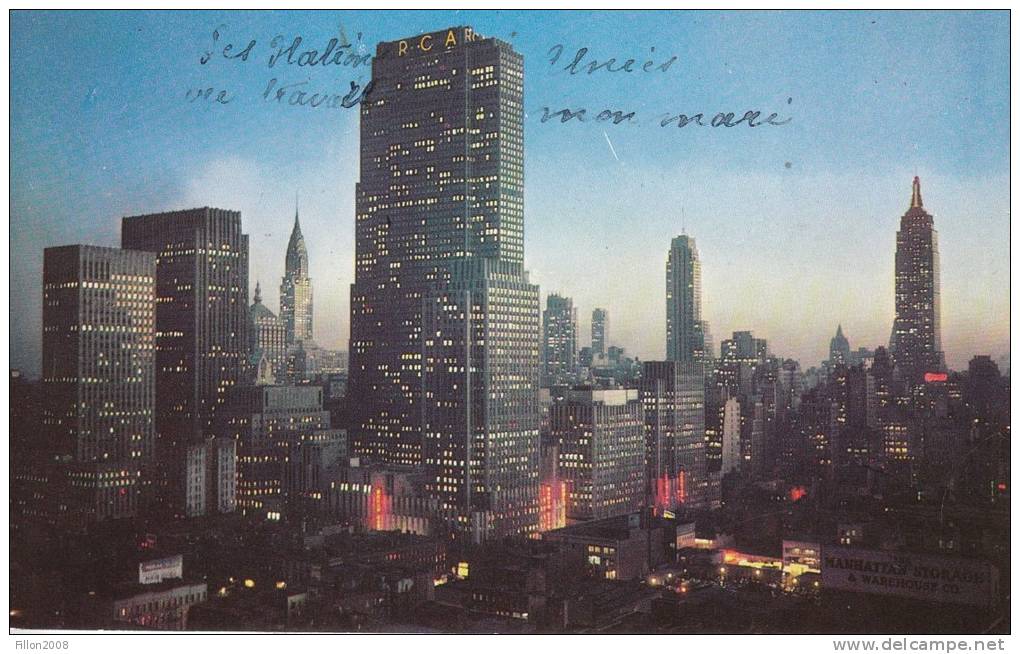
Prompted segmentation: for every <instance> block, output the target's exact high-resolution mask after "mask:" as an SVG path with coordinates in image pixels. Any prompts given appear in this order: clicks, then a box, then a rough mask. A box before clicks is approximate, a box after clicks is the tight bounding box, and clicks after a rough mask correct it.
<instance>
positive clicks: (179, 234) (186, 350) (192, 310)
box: [121, 207, 251, 517]
mask: <svg viewBox="0 0 1020 654" xmlns="http://www.w3.org/2000/svg"><path fill="white" fill-rule="evenodd" d="M121 244H122V246H123V247H125V248H131V249H135V250H145V251H147V252H154V253H155V254H156V321H155V322H156V339H155V344H156V458H157V460H158V462H159V465H158V466H156V470H155V472H156V473H157V474H156V475H155V476H154V479H153V481H154V483H155V484H156V485H157V488H156V489H155V490H154V495H155V499H156V500H157V501H160V502H162V503H164V505H165V506H164V508H165V509H167V510H168V512H169V513H170V514H172V515H177V516H187V517H192V516H194V515H196V513H194V511H195V510H196V509H194V508H193V509H192V510H191V511H189V510H187V507H189V506H190V507H208V509H209V510H212V507H214V506H217V505H219V504H220V503H219V502H207V501H206V500H205V499H203V498H198V497H188V496H187V495H188V493H195V492H200V489H201V488H202V487H201V486H200V485H197V484H189V483H186V480H187V478H189V477H191V476H192V475H189V474H188V470H189V469H194V467H195V466H197V462H195V461H194V457H195V456H198V455H197V454H195V452H196V450H195V449H194V448H191V446H194V445H196V444H197V443H200V442H202V441H204V440H205V439H206V437H207V435H208V432H209V430H210V428H211V426H212V423H213V419H214V416H215V413H216V410H217V409H219V408H221V407H222V406H223V404H224V403H225V402H226V399H227V395H228V393H230V391H231V389H233V388H234V387H235V386H237V385H238V384H243V383H245V382H246V381H247V380H248V379H249V376H250V374H251V373H250V371H249V365H250V363H249V353H248V345H249V343H248V235H247V234H242V233H241V214H240V212H237V211H229V210H224V209H213V208H209V207H203V208H200V209H188V210H184V211H172V212H167V213H159V214H150V215H144V216H133V217H127V218H124V219H123V221H122V224H121ZM189 448H191V450H192V455H189V454H188V451H189ZM189 456H190V457H191V458H192V459H193V460H192V464H193V465H189V464H188V458H189ZM197 515H201V514H197Z"/></svg>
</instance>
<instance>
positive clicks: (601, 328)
mask: <svg viewBox="0 0 1020 654" xmlns="http://www.w3.org/2000/svg"><path fill="white" fill-rule="evenodd" d="M607 347H609V311H607V310H605V309H595V310H594V311H592V312H591V350H592V353H593V354H605V353H606V348H607Z"/></svg>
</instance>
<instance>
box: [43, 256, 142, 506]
mask: <svg viewBox="0 0 1020 654" xmlns="http://www.w3.org/2000/svg"><path fill="white" fill-rule="evenodd" d="M155 283H156V258H155V257H154V256H153V255H152V254H151V253H149V252H137V251H131V250H118V249H115V248H106V247H94V246H88V245H71V246H66V247H54V248H47V249H46V250H45V252H44V255H43V341H42V387H43V393H44V397H45V399H44V402H45V404H44V407H45V409H44V414H43V421H44V427H45V433H44V435H43V438H44V439H45V443H44V444H43V447H42V448H40V449H42V450H44V451H45V453H46V458H47V459H48V462H47V463H48V464H49V468H48V470H47V473H48V474H49V475H50V477H49V478H50V479H51V480H52V482H53V484H52V486H51V487H50V488H48V489H46V492H47V493H52V495H53V497H54V498H55V499H56V502H55V506H56V507H59V510H58V512H59V513H61V514H63V515H60V516H58V518H57V519H58V520H59V521H60V522H63V523H65V524H72V525H76V526H82V525H85V524H88V523H91V522H95V521H100V520H105V519H111V518H124V517H131V516H134V515H136V514H137V512H138V503H139V497H138V496H139V489H140V483H141V481H140V473H141V471H142V467H143V466H144V465H146V464H148V463H149V462H150V460H151V458H152V454H153V445H154V434H155V426H154V418H155V415H154V414H155V389H156V385H155V350H154V347H155V345H154V339H155V325H154V320H155V307H156V303H155Z"/></svg>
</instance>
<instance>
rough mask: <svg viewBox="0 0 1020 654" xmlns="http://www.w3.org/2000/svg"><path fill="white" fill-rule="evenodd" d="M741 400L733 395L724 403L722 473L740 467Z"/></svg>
mask: <svg viewBox="0 0 1020 654" xmlns="http://www.w3.org/2000/svg"><path fill="white" fill-rule="evenodd" d="M740 462H741V457H740V402H738V401H737V398H735V397H731V398H730V399H728V400H726V404H724V405H723V421H722V474H724V475H725V474H728V473H730V472H733V471H734V470H737V469H739V468H740Z"/></svg>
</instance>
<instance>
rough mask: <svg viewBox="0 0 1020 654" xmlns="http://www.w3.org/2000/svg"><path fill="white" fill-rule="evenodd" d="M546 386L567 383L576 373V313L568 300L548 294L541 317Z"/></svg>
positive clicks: (544, 381) (571, 301) (572, 303)
mask: <svg viewBox="0 0 1020 654" xmlns="http://www.w3.org/2000/svg"><path fill="white" fill-rule="evenodd" d="M542 327H543V330H544V341H545V342H544V352H543V357H542V358H543V362H544V365H545V379H544V380H543V383H545V384H564V383H568V382H569V381H570V380H571V379H572V377H573V376H574V373H575V372H576V370H577V309H575V308H574V301H573V300H572V299H571V298H569V297H564V296H562V295H557V294H555V293H551V294H549V296H548V297H547V298H546V300H545V311H544V312H543V313H542Z"/></svg>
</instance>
